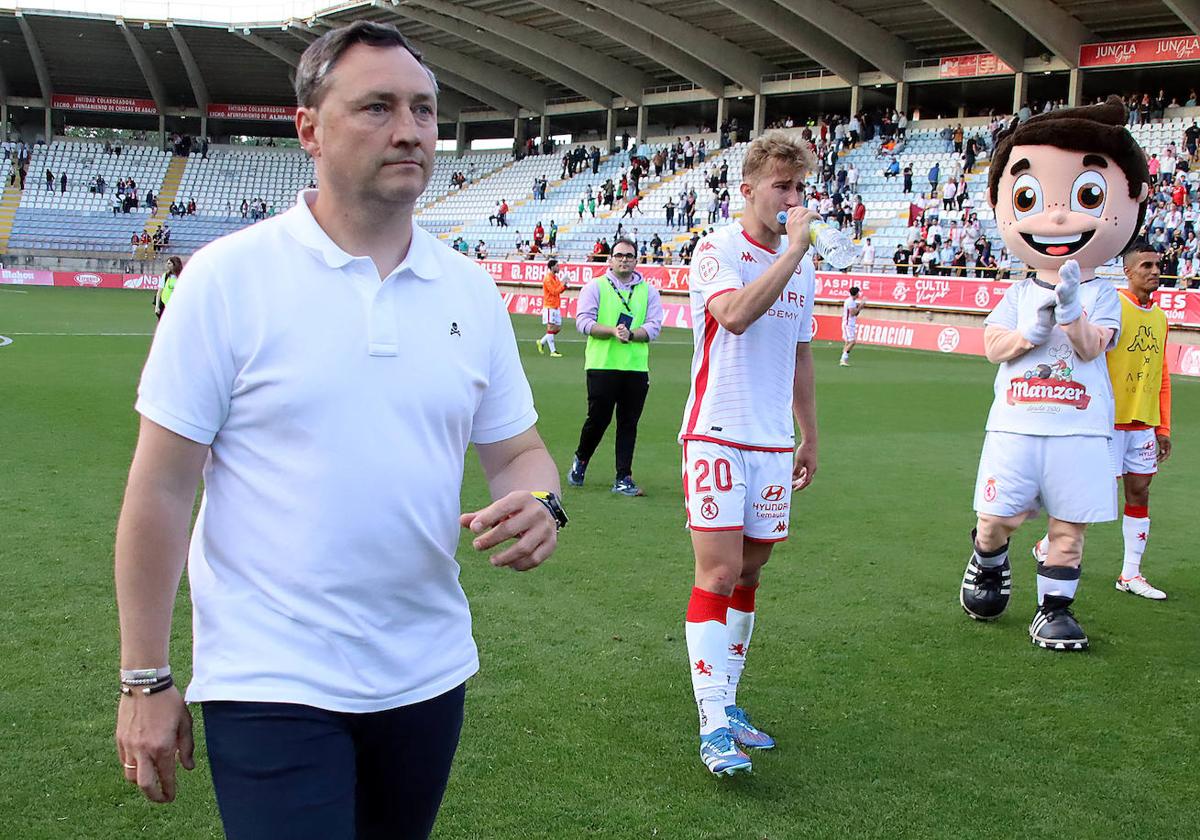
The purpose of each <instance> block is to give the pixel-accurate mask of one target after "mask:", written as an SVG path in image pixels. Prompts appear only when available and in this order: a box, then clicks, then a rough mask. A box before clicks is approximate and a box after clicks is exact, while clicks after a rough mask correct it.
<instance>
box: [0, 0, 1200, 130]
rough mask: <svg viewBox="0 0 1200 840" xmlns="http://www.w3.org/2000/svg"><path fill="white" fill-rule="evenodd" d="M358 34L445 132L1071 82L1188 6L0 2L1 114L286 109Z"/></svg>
mask: <svg viewBox="0 0 1200 840" xmlns="http://www.w3.org/2000/svg"><path fill="white" fill-rule="evenodd" d="M47 1H48V2H54V0H47ZM64 5H69V4H64ZM127 5H128V8H130V9H138V10H141V9H145V8H148V7H149V4H146V3H129V4H127ZM165 5H167V6H168V8H179V7H180V5H181V4H178V3H176V4H165ZM185 8H186V7H185ZM233 8H235V9H236V8H239V7H238V6H236V5H234V6H233ZM240 8H243V9H246V10H253V9H254V8H256V7H255V6H254V5H253V4H249V3H247V4H244V5H243V6H241V7H240ZM359 18H366V19H371V20H376V21H387V22H390V23H394V24H396V25H397V26H398V27H399V28H400V29H401V31H403V32H404V33H405V35H407V36H409V37H410V38H411V39H412V40H413V42H414V43H415V45H416V46H417V47H418V48H419V49H420V50H422V51H423V53H424V54H425V57H426V59H427V60H428V62H429V63H430V65H431V66H432V67H433V68H434V70H435V72H437V74H438V76H439V80H440V82H441V85H442V88H443V91H444V96H443V99H442V108H441V110H442V117H443V119H444V120H446V121H453V120H456V119H458V118H459V116H460V115H462V116H463V117H464V119H465V118H467V117H468V116H469V117H471V118H478V119H484V118H485V117H487V118H492V119H496V118H499V117H508V118H512V117H517V116H536V115H544V114H546V113H570V112H572V111H587V110H601V109H609V108H627V107H630V106H639V105H648V104H664V103H669V102H672V101H679V102H685V101H689V99H690V100H691V101H698V100H701V99H716V98H721V97H727V96H743V95H745V96H749V95H754V94H760V93H768V92H778V91H780V90H785V91H786V90H801V89H807V90H819V89H822V88H836V87H841V88H847V87H850V86H854V85H864V86H867V85H870V86H875V85H878V84H880V83H883V84H893V83H895V82H900V81H921V80H926V79H931V78H932V79H937V77H938V76H937V70H938V61H939V59H941V58H943V57H947V56H955V55H967V54H977V53H990V54H992V55H994V56H995V57H997V58H998V59H999V60H1000V61H1002V62H1005V63H1007V64H1008V65H1009V66H1010V67H1011V68H1015V69H1016V70H1023V71H1048V70H1060V71H1061V70H1071V69H1073V68H1075V67H1077V66H1078V64H1079V55H1080V47H1081V45H1083V44H1088V43H1096V42H1103V41H1107V40H1115V39H1133V38H1148V37H1174V36H1191V35H1193V34H1200V3H1198V2H1197V0H1124V1H1123V2H1121V3H1112V2H1108V0H837V2H834V0H374V2H353V3H343V4H341V5H338V6H334V7H331V8H328V9H326V10H325V11H322V12H319V13H316V14H313V15H312V16H310V17H307V18H305V19H302V20H301V19H293V20H286V21H254V22H245V23H240V22H239V23H214V22H213V21H211V20H210V21H198V20H185V19H175V20H155V19H149V20H146V19H142V18H140V17H137V18H134V17H117V16H115V15H96V14H85V13H81V12H70V11H61V10H51V9H37V8H32V7H29V6H28V5H26V4H22V6H21V7H20V8H19V9H13V8H8V9H5V8H4V6H3V2H2V0H0V100H3V101H6V102H8V103H9V104H10V106H11V105H12V104H17V103H21V104H25V105H27V106H29V105H31V104H32V105H38V104H39V103H43V102H45V101H46V100H49V99H51V97H52V96H53V95H55V94H70V95H75V96H105V97H111V96H122V97H134V98H143V99H149V100H153V101H154V103H155V106H156V108H157V111H158V112H159V113H162V114H175V115H180V116H185V115H190V114H199V113H201V112H202V110H203V109H205V108H208V107H209V105H210V104H211V103H245V104H255V105H291V104H293V97H292V92H291V83H290V80H289V75H290V74H291V73H292V72H293V68H294V67H295V65H296V62H297V60H298V59H299V57H300V54H301V52H302V51H303V50H304V48H305V47H306V46H307V44H308V43H311V42H312V41H313V40H315V39H316V38H317V37H318V36H319V35H320V34H321V33H323V32H325V31H327V30H328V29H330V28H331V27H334V26H337V25H341V24H345V23H348V22H350V21H352V20H355V19H359ZM931 71H932V75H931ZM801 82H802V83H803V84H804V85H806V87H804V86H801V85H800V83H801ZM788 84H791V85H792V86H791V87H788ZM781 85H782V87H781Z"/></svg>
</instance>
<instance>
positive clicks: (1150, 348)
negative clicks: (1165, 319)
mask: <svg viewBox="0 0 1200 840" xmlns="http://www.w3.org/2000/svg"><path fill="white" fill-rule="evenodd" d="M1125 349H1126V350H1130V351H1135V350H1136V351H1137V352H1140V353H1157V352H1159V348H1158V339H1157V338H1155V337H1154V331H1153V330H1152V329H1150V325H1149V324H1142V325H1141V326H1140V327H1138V331H1137V333H1136V334H1134V336H1133V338H1132V340H1130V342H1129V346H1128V347H1126V348H1125Z"/></svg>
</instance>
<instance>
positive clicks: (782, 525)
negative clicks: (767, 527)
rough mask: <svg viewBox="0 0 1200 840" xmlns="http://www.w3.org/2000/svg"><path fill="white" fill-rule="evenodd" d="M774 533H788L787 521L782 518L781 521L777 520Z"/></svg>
mask: <svg viewBox="0 0 1200 840" xmlns="http://www.w3.org/2000/svg"><path fill="white" fill-rule="evenodd" d="M772 533H775V534H786V533H787V523H786V522H784V521H783V520H780V521H778V522H776V523H775V529H774V531H772Z"/></svg>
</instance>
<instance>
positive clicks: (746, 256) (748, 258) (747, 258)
mask: <svg viewBox="0 0 1200 840" xmlns="http://www.w3.org/2000/svg"><path fill="white" fill-rule="evenodd" d="M742 262H752V263H756V262H758V260H756V259H754V255H753V254H751V253H750V252H749V251H742Z"/></svg>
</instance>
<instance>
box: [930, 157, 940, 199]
mask: <svg viewBox="0 0 1200 840" xmlns="http://www.w3.org/2000/svg"><path fill="white" fill-rule="evenodd" d="M941 180H942V167H941V164H940V163H936V162H935V163H934V164H933V166H931V167H929V190H930V192H936V191H937V188H938V183H939V182H940V181H941Z"/></svg>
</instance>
